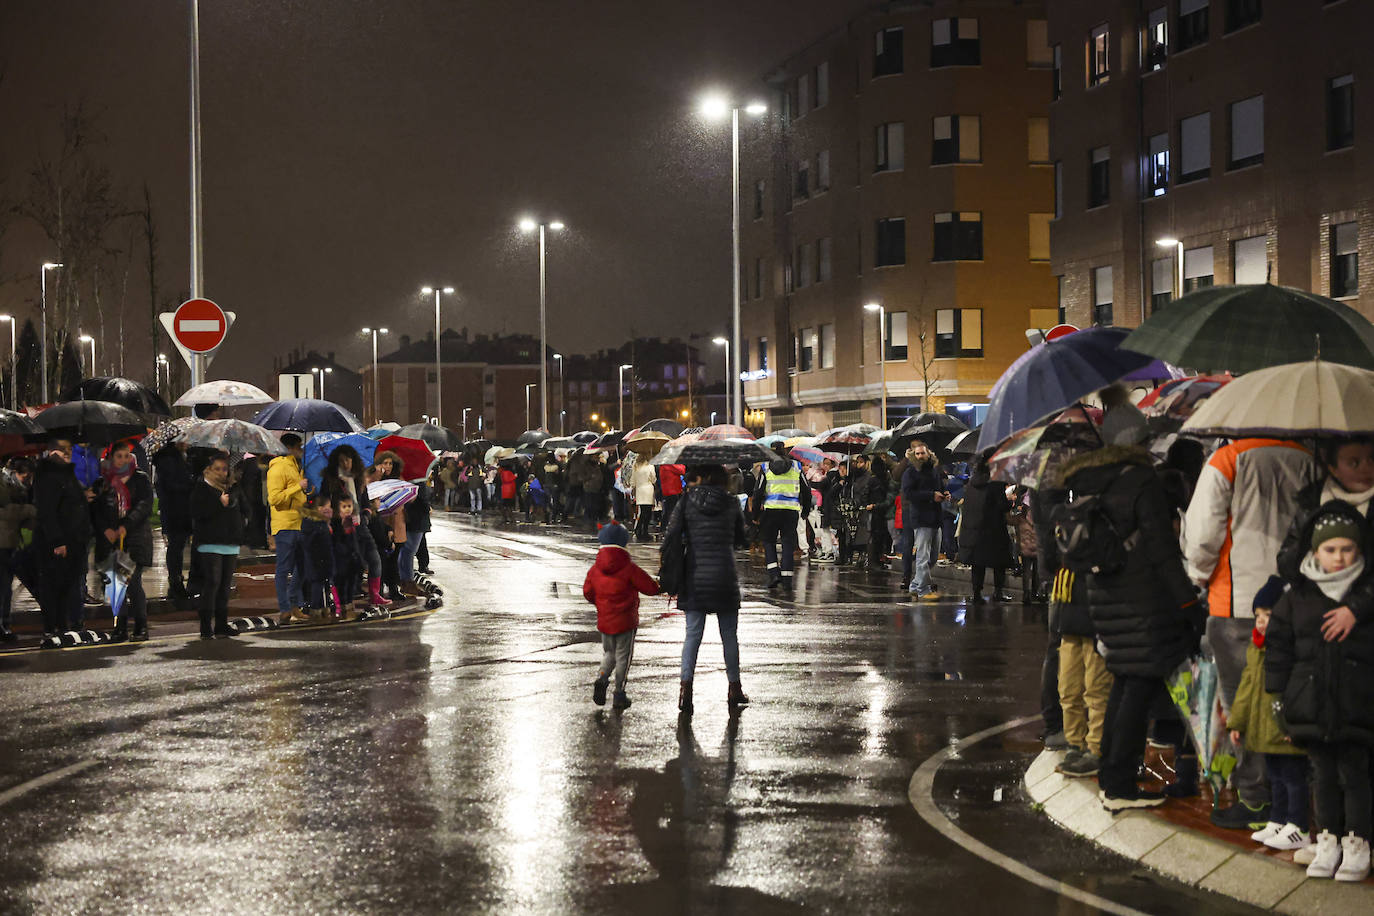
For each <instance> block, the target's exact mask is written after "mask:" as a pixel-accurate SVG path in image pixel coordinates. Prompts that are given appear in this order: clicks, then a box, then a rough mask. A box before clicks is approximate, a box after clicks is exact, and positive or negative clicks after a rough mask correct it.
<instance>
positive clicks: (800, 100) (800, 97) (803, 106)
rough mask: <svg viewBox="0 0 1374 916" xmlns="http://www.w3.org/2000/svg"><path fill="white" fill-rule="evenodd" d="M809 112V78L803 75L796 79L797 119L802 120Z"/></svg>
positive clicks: (805, 74) (807, 75) (808, 75)
mask: <svg viewBox="0 0 1374 916" xmlns="http://www.w3.org/2000/svg"><path fill="white" fill-rule="evenodd" d="M810 110H811V76H810V74H807V73H803V74H802V75H801V76H799V77H797V117H798V118H804V117H806V113H807V112H808V111H810Z"/></svg>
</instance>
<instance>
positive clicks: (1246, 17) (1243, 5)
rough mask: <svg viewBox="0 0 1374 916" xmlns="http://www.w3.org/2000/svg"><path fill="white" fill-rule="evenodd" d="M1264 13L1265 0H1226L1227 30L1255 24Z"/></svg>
mask: <svg viewBox="0 0 1374 916" xmlns="http://www.w3.org/2000/svg"><path fill="white" fill-rule="evenodd" d="M1263 15H1264V3H1263V0H1226V31H1228V32H1234V31H1235V30H1236V29H1243V28H1245V27H1246V26H1247V25H1254V24H1255V23H1257V22H1259V21H1260V17H1261V16H1263Z"/></svg>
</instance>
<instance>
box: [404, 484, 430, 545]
mask: <svg viewBox="0 0 1374 916" xmlns="http://www.w3.org/2000/svg"><path fill="white" fill-rule="evenodd" d="M418 486H419V487H420V492H419V493H416V494H415V498H414V499H412V500H411V501H410V502H408V503H406V504H405V508H404V510H403V511H404V512H405V515H406V534H407V535H411V534H415V533H416V532H417V531H418V532H421V533H424V532H427V531H429V528H430V524H429V494H430V489H429V484H426V483H422V484H419V485H418Z"/></svg>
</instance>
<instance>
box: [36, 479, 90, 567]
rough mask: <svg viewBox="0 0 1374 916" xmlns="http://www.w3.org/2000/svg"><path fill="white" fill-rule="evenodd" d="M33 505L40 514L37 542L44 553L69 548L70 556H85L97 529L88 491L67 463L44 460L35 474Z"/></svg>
mask: <svg viewBox="0 0 1374 916" xmlns="http://www.w3.org/2000/svg"><path fill="white" fill-rule="evenodd" d="M33 504H34V508H35V509H36V510H37V513H38V524H37V526H36V527H35V529H34V541H35V542H36V543H38V544H39V545H40V546H41V548H42V552H43V553H52V551H53V550H54V549H55V548H57V547H66V548H67V554H68V556H70V555H72V554H73V553H75V554H81V553H84V552H85V550H86V547H87V546H88V545H89V544H90V543H91V537H92V536H93V535H94V533H95V529H94V528H92V527H91V510H90V506H89V505H87V503H86V491H85V489H84V488H83V487H82V486H81V484H80V483H78V482H77V479H76V470H75V469H74V468H73V467H72V466H71V465H70V464H68V463H67V462H65V461H57V460H55V459H52V458H43V459H42V460H40V461H39V462H38V465H37V467H36V468H35V469H34V472H33Z"/></svg>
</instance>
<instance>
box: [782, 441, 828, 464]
mask: <svg viewBox="0 0 1374 916" xmlns="http://www.w3.org/2000/svg"><path fill="white" fill-rule="evenodd" d="M787 454H788V457H789V458H793V459H795V460H797V461H802V462H805V463H806V464H820V463H821V462H823V461H825V459H827V458H830V457H832V456H831V455H828V454H826V453H825V452H823V451H821V450H820V449H818V448H816V447H815V446H814V445H798V446H795V447H794V448H793V449H792V451H790V452H788V453H787Z"/></svg>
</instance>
